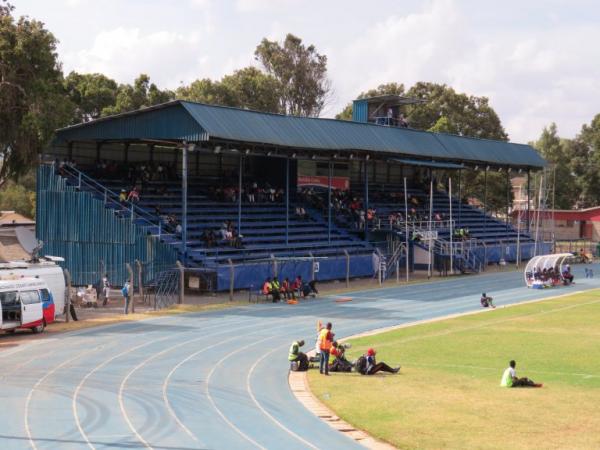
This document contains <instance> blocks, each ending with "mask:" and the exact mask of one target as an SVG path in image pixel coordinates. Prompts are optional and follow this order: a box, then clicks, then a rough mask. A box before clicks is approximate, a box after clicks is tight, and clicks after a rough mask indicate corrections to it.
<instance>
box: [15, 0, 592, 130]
mask: <svg viewBox="0 0 600 450" xmlns="http://www.w3.org/2000/svg"><path fill="white" fill-rule="evenodd" d="M11 2H12V3H13V4H14V5H15V6H16V11H15V14H17V15H29V16H30V17H33V18H35V19H38V20H41V21H42V22H44V23H45V24H46V26H47V28H48V29H49V30H50V31H52V33H54V35H55V36H56V37H57V38H58V40H59V41H60V43H59V46H58V52H59V57H60V60H61V62H62V64H63V70H64V71H65V73H68V72H69V71H71V70H76V71H78V72H101V73H104V74H105V75H107V76H109V77H112V78H114V79H116V80H117V81H118V82H122V83H131V82H132V81H133V79H134V78H135V77H136V76H137V75H139V74H140V73H147V74H148V75H150V77H151V79H152V81H154V82H155V83H156V84H157V85H158V86H159V87H161V88H170V89H174V88H177V87H178V86H180V85H181V84H182V83H183V84H188V83H190V82H191V81H193V80H195V79H198V78H206V77H209V78H220V77H222V76H223V75H225V74H228V73H231V72H232V71H234V70H236V69H240V68H243V67H246V66H248V65H257V62H256V61H255V60H254V49H255V48H256V46H257V45H258V43H259V42H260V41H261V40H262V38H264V37H266V38H268V39H271V40H283V38H284V37H285V35H286V34H287V33H293V34H295V35H297V36H299V37H300V38H302V39H303V41H304V43H306V44H314V45H315V46H316V48H317V50H318V51H319V52H320V53H322V54H325V55H327V57H328V72H329V78H330V79H331V82H332V86H333V93H332V96H331V99H330V101H329V103H328V106H327V108H326V110H325V111H324V113H323V116H325V117H333V116H334V115H335V114H336V113H338V112H339V111H341V110H342V109H343V107H344V106H345V105H346V104H347V103H348V102H350V101H351V100H352V99H354V98H356V96H358V94H360V93H361V92H362V91H365V90H367V89H371V88H374V87H377V86H378V85H379V84H382V83H387V82H392V81H393V82H400V83H404V85H405V86H407V87H409V86H411V85H412V84H414V83H415V82H417V81H430V82H436V83H446V84H448V85H450V86H452V87H453V88H454V89H456V90H457V91H459V92H465V93H467V94H470V95H476V96H486V97H488V98H489V99H490V104H491V106H492V107H493V108H494V109H495V110H496V112H497V113H498V115H499V116H500V119H501V120H502V123H503V125H504V127H505V128H506V130H507V132H508V133H509V136H510V139H511V140H512V141H514V142H529V141H532V140H535V139H537V138H538V137H539V135H540V133H541V131H542V129H543V127H544V126H547V125H549V124H550V123H552V122H555V123H556V124H557V126H558V131H559V134H560V135H561V136H563V137H574V136H575V135H576V134H577V133H578V132H579V130H580V129H581V126H582V124H584V123H589V122H590V121H591V120H592V118H593V117H594V116H595V115H596V114H598V113H600V45H598V43H600V2H599V1H597V0H520V1H516V0H503V1H501V2H499V1H493V0H427V1H405V0H391V1H390V0H388V1H385V0H378V1H364V0H362V1H357V0H343V1H342V0H339V1H338V0H329V1H323V0H303V1H300V0H171V1H166V0H162V1H160V0H100V1H98V0H52V1H48V0H12V1H11Z"/></svg>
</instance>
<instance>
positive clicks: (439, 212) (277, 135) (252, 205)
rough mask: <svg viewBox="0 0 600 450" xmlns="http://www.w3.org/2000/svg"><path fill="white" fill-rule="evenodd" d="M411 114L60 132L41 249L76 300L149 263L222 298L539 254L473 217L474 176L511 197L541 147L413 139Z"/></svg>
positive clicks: (147, 117) (45, 194) (202, 117)
mask: <svg viewBox="0 0 600 450" xmlns="http://www.w3.org/2000/svg"><path fill="white" fill-rule="evenodd" d="M408 101H409V99H405V98H402V97H397V96H386V97H384V98H375V99H362V100H356V101H355V104H354V120H353V121H341V120H333V119H320V118H306V117H293V116H284V115H277V114H268V113H261V112H256V111H249V110H243V109H236V108H230V107H222V106H214V105H206V104H200V103H192V102H187V101H173V102H169V103H165V104H161V105H157V106H153V107H149V108H145V109H142V110H138V111H133V112H129V113H124V114H119V115H115V116H110V117H105V118H101V119H98V120H94V121H90V122H87V123H82V124H79V125H75V126H70V127H67V128H63V129H60V130H57V132H56V136H55V139H54V141H53V143H52V145H51V147H50V148H48V150H47V152H46V153H45V154H44V155H43V157H42V164H40V167H39V170H38V184H37V186H38V188H37V189H38V192H37V198H38V202H37V235H38V238H39V239H40V240H42V241H43V242H44V252H45V253H46V254H52V255H56V256H62V257H64V258H65V263H64V264H65V265H66V267H67V268H68V269H69V271H70V273H71V275H72V277H73V282H74V283H75V284H88V283H94V282H96V281H97V277H98V273H99V269H98V267H99V265H100V264H101V263H102V265H103V267H107V268H108V267H124V266H125V265H126V264H130V265H134V263H135V262H136V261H137V262H138V263H139V264H140V265H143V266H144V268H145V269H144V277H145V279H147V280H155V279H156V278H157V277H159V276H160V273H161V272H162V271H165V270H170V269H171V268H172V267H173V266H174V265H175V263H176V261H178V260H179V261H181V262H182V263H183V264H184V265H185V266H186V267H189V268H191V269H193V270H197V271H198V273H200V274H202V278H203V279H204V280H205V281H207V283H209V284H210V285H211V286H212V288H213V289H216V290H223V289H229V288H230V287H234V288H236V289H237V288H248V287H250V286H252V285H253V286H258V285H259V284H260V283H261V282H262V281H263V280H264V279H265V278H266V277H268V276H272V275H273V272H274V271H275V273H278V274H279V276H280V278H283V277H290V278H292V277H295V276H296V275H298V274H300V275H302V276H303V277H304V278H317V279H318V280H331V279H344V278H346V277H365V276H373V274H374V273H375V272H376V271H379V272H381V271H383V273H382V276H386V275H390V274H391V273H392V271H393V270H394V268H395V270H398V268H399V267H402V268H406V270H407V273H408V271H412V270H414V269H419V268H429V270H430V271H432V270H440V271H442V270H444V271H445V270H448V268H449V267H450V268H451V269H452V270H460V271H479V270H481V269H482V268H485V266H486V265H488V264H492V263H499V262H500V261H502V260H505V261H515V260H517V259H518V258H520V259H528V258H530V257H532V256H533V255H534V252H537V253H540V252H541V245H542V244H540V245H539V246H537V247H536V245H535V243H534V241H533V239H532V238H531V236H530V235H529V233H528V226H527V227H526V229H525V230H520V229H515V228H514V227H513V226H512V225H511V223H510V221H509V220H508V219H509V214H508V211H507V214H506V220H499V219H497V218H494V217H492V216H491V215H489V214H488V212H487V211H486V210H485V206H484V209H480V208H476V207H474V206H470V205H468V204H467V203H466V202H464V201H461V200H460V199H461V198H462V195H461V174H463V173H464V172H465V171H472V170H483V171H485V172H486V174H487V171H488V170H494V171H503V172H504V173H506V176H507V190H508V189H510V173H511V172H512V173H513V174H514V173H517V172H519V173H524V174H527V176H528V177H529V174H530V173H531V172H533V171H537V170H540V169H542V168H543V167H544V165H545V161H544V160H543V159H542V158H541V157H540V156H539V155H538V153H537V152H536V151H535V150H534V149H533V148H531V147H530V146H528V145H521V144H515V143H510V142H501V141H492V140H484V139H474V138H466V137H461V136H456V135H449V134H440V133H431V132H424V131H417V130H414V129H411V128H409V127H408V126H407V125H408V124H407V123H406V121H405V120H404V118H403V117H402V115H401V114H400V111H401V106H402V105H403V104H405V103H406V102H408ZM450 179H451V181H450ZM507 192H508V191H507ZM374 255H376V257H375V256H374ZM374 261H377V263H374ZM274 266H275V268H274ZM126 276H127V273H126V271H125V270H121V271H119V274H113V276H112V278H113V283H119V282H122V281H123V280H124V279H125V277H126Z"/></svg>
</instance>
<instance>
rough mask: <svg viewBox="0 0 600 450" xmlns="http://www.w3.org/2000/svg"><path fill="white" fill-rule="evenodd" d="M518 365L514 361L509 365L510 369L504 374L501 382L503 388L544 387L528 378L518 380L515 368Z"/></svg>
mask: <svg viewBox="0 0 600 450" xmlns="http://www.w3.org/2000/svg"><path fill="white" fill-rule="evenodd" d="M516 366H517V363H516V362H515V360H514V359H513V360H512V361H510V362H509V363H508V367H507V368H506V370H505V371H504V373H503V374H502V379H501V380H500V386H502V387H542V384H541V383H534V382H533V381H532V380H530V379H529V378H527V377H523V378H518V377H517V371H516V370H515V367H516Z"/></svg>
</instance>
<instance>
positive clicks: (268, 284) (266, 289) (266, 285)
mask: <svg viewBox="0 0 600 450" xmlns="http://www.w3.org/2000/svg"><path fill="white" fill-rule="evenodd" d="M260 293H261V294H263V295H264V296H265V297H266V298H267V299H268V298H269V295H271V279H270V278H267V279H266V280H265V282H264V283H263V286H262V289H261V290H260ZM273 301H275V299H274V298H273Z"/></svg>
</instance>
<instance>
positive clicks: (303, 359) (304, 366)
mask: <svg viewBox="0 0 600 450" xmlns="http://www.w3.org/2000/svg"><path fill="white" fill-rule="evenodd" d="M303 345H304V341H303V340H299V341H294V342H292V345H291V346H290V351H289V353H288V361H289V362H290V363H293V362H296V363H297V366H296V370H297V371H299V372H304V371H305V370H308V356H306V354H305V353H302V352H301V351H300V347H302V346H303Z"/></svg>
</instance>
